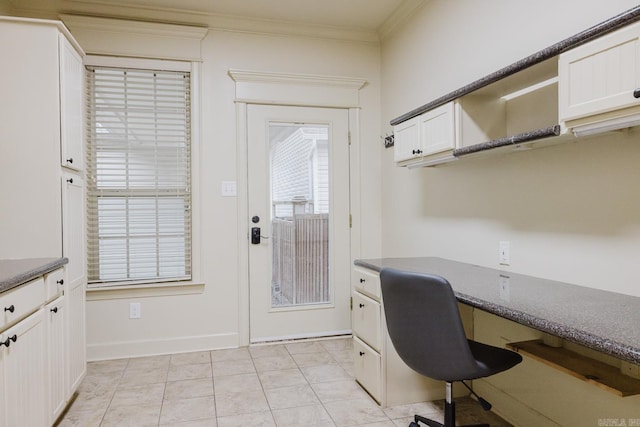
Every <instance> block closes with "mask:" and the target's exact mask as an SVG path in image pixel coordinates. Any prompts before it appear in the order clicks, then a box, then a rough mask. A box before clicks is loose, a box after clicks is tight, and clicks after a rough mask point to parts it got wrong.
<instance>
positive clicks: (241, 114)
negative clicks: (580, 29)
mask: <svg viewBox="0 0 640 427" xmlns="http://www.w3.org/2000/svg"><path fill="white" fill-rule="evenodd" d="M247 125H248V124H247V104H246V103H243V102H238V103H236V159H237V165H236V167H237V171H238V175H237V184H238V185H237V190H238V197H237V199H236V200H237V203H238V206H237V207H238V218H239V219H240V221H238V242H240V244H238V333H239V337H238V338H239V341H238V344H239V345H240V346H247V345H249V316H250V313H249V195H248V194H247V191H248V187H249V176H248V173H249V170H248V168H247V159H248V155H249V154H248V152H247V149H248V141H247Z"/></svg>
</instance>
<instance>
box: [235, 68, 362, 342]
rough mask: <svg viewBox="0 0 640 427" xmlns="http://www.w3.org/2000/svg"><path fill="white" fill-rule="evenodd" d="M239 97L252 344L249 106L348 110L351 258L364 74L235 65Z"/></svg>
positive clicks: (241, 289) (241, 260)
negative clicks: (277, 70)
mask: <svg viewBox="0 0 640 427" xmlns="http://www.w3.org/2000/svg"><path fill="white" fill-rule="evenodd" d="M228 74H229V76H230V77H231V79H233V81H234V82H235V89H236V96H235V103H236V160H237V165H236V167H237V169H236V170H237V197H238V199H237V203H238V218H240V221H239V224H238V242H241V243H240V244H239V245H238V345H239V346H248V345H249V223H250V220H249V207H248V197H249V194H248V170H247V163H248V137H247V126H248V120H247V105H248V104H269V105H281V106H299V107H325V108H341V109H346V110H348V115H349V140H350V144H349V145H350V150H351V153H350V154H351V155H350V160H349V204H350V212H351V219H352V227H351V239H350V241H351V248H350V254H351V261H353V260H354V259H355V258H357V257H358V256H359V254H360V236H361V230H360V227H359V226H358V225H357V224H360V223H361V221H360V206H361V203H360V191H359V189H360V96H359V95H360V94H359V91H360V90H361V89H362V88H363V87H364V86H365V85H366V84H367V81H366V80H364V79H361V78H353V77H336V76H322V75H310V74H291V73H273V72H260V71H246V70H235V69H231V70H229V72H228Z"/></svg>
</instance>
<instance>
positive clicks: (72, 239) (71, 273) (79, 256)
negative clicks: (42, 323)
mask: <svg viewBox="0 0 640 427" xmlns="http://www.w3.org/2000/svg"><path fill="white" fill-rule="evenodd" d="M62 179H63V182H62V230H63V238H62V255H63V256H65V257H67V258H69V264H67V267H66V269H65V270H66V273H67V277H66V280H65V282H69V284H70V286H71V287H74V286H77V285H78V284H79V283H80V282H82V283H84V282H85V281H86V266H85V265H86V263H85V229H84V224H85V222H84V180H83V179H82V177H81V176H80V175H78V174H75V173H70V172H64V174H63V176H62Z"/></svg>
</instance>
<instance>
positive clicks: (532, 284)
mask: <svg viewBox="0 0 640 427" xmlns="http://www.w3.org/2000/svg"><path fill="white" fill-rule="evenodd" d="M355 265H358V266H361V267H365V268H368V269H370V270H374V271H377V272H380V270H382V269H383V268H385V267H392V268H397V269H400V270H406V271H413V272H418V273H429V274H437V275H439V276H442V277H444V278H446V279H447V280H448V281H449V282H450V283H451V286H452V287H453V290H454V292H455V294H456V297H457V298H458V300H459V301H460V302H462V303H464V304H468V305H470V306H473V307H475V308H479V309H481V310H484V311H488V312H489V313H492V314H495V315H497V316H500V317H504V318H506V319H509V320H513V321H514V322H518V323H520V324H523V325H525V326H529V327H531V328H534V329H538V330H541V331H543V332H547V333H550V334H553V335H556V336H558V337H560V338H563V339H566V340H569V341H571V342H574V343H576V344H581V345H584V346H585V347H589V348H592V349H595V350H598V351H601V352H603V353H607V354H610V355H612V356H615V357H618V358H620V359H623V360H627V361H630V362H635V363H640V327H639V325H640V298H638V297H633V296H629V295H623V294H618V293H614V292H607V291H602V290H598V289H592V288H586V287H583V286H577V285H571V284H568V283H562V282H556V281H553V280H546V279H540V278H537V277H531V276H525V275H523V274H516V273H511V272H506V271H501V270H495V269H492V268H486V267H480V266H477V265H472V264H465V263H462V262H456V261H450V260H446V259H442V258H382V259H367V260H357V261H355Z"/></svg>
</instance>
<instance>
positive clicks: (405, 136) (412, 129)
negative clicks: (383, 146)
mask: <svg viewBox="0 0 640 427" xmlns="http://www.w3.org/2000/svg"><path fill="white" fill-rule="evenodd" d="M419 119H420V118H419V117H414V118H413V119H410V120H407V121H406V122H403V123H400V124H399V125H397V126H394V127H393V135H394V137H393V140H394V143H393V146H394V150H393V159H394V160H395V161H396V162H402V161H405V160H410V159H413V158H416V157H420V155H421V154H422V151H421V150H420V122H419Z"/></svg>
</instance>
